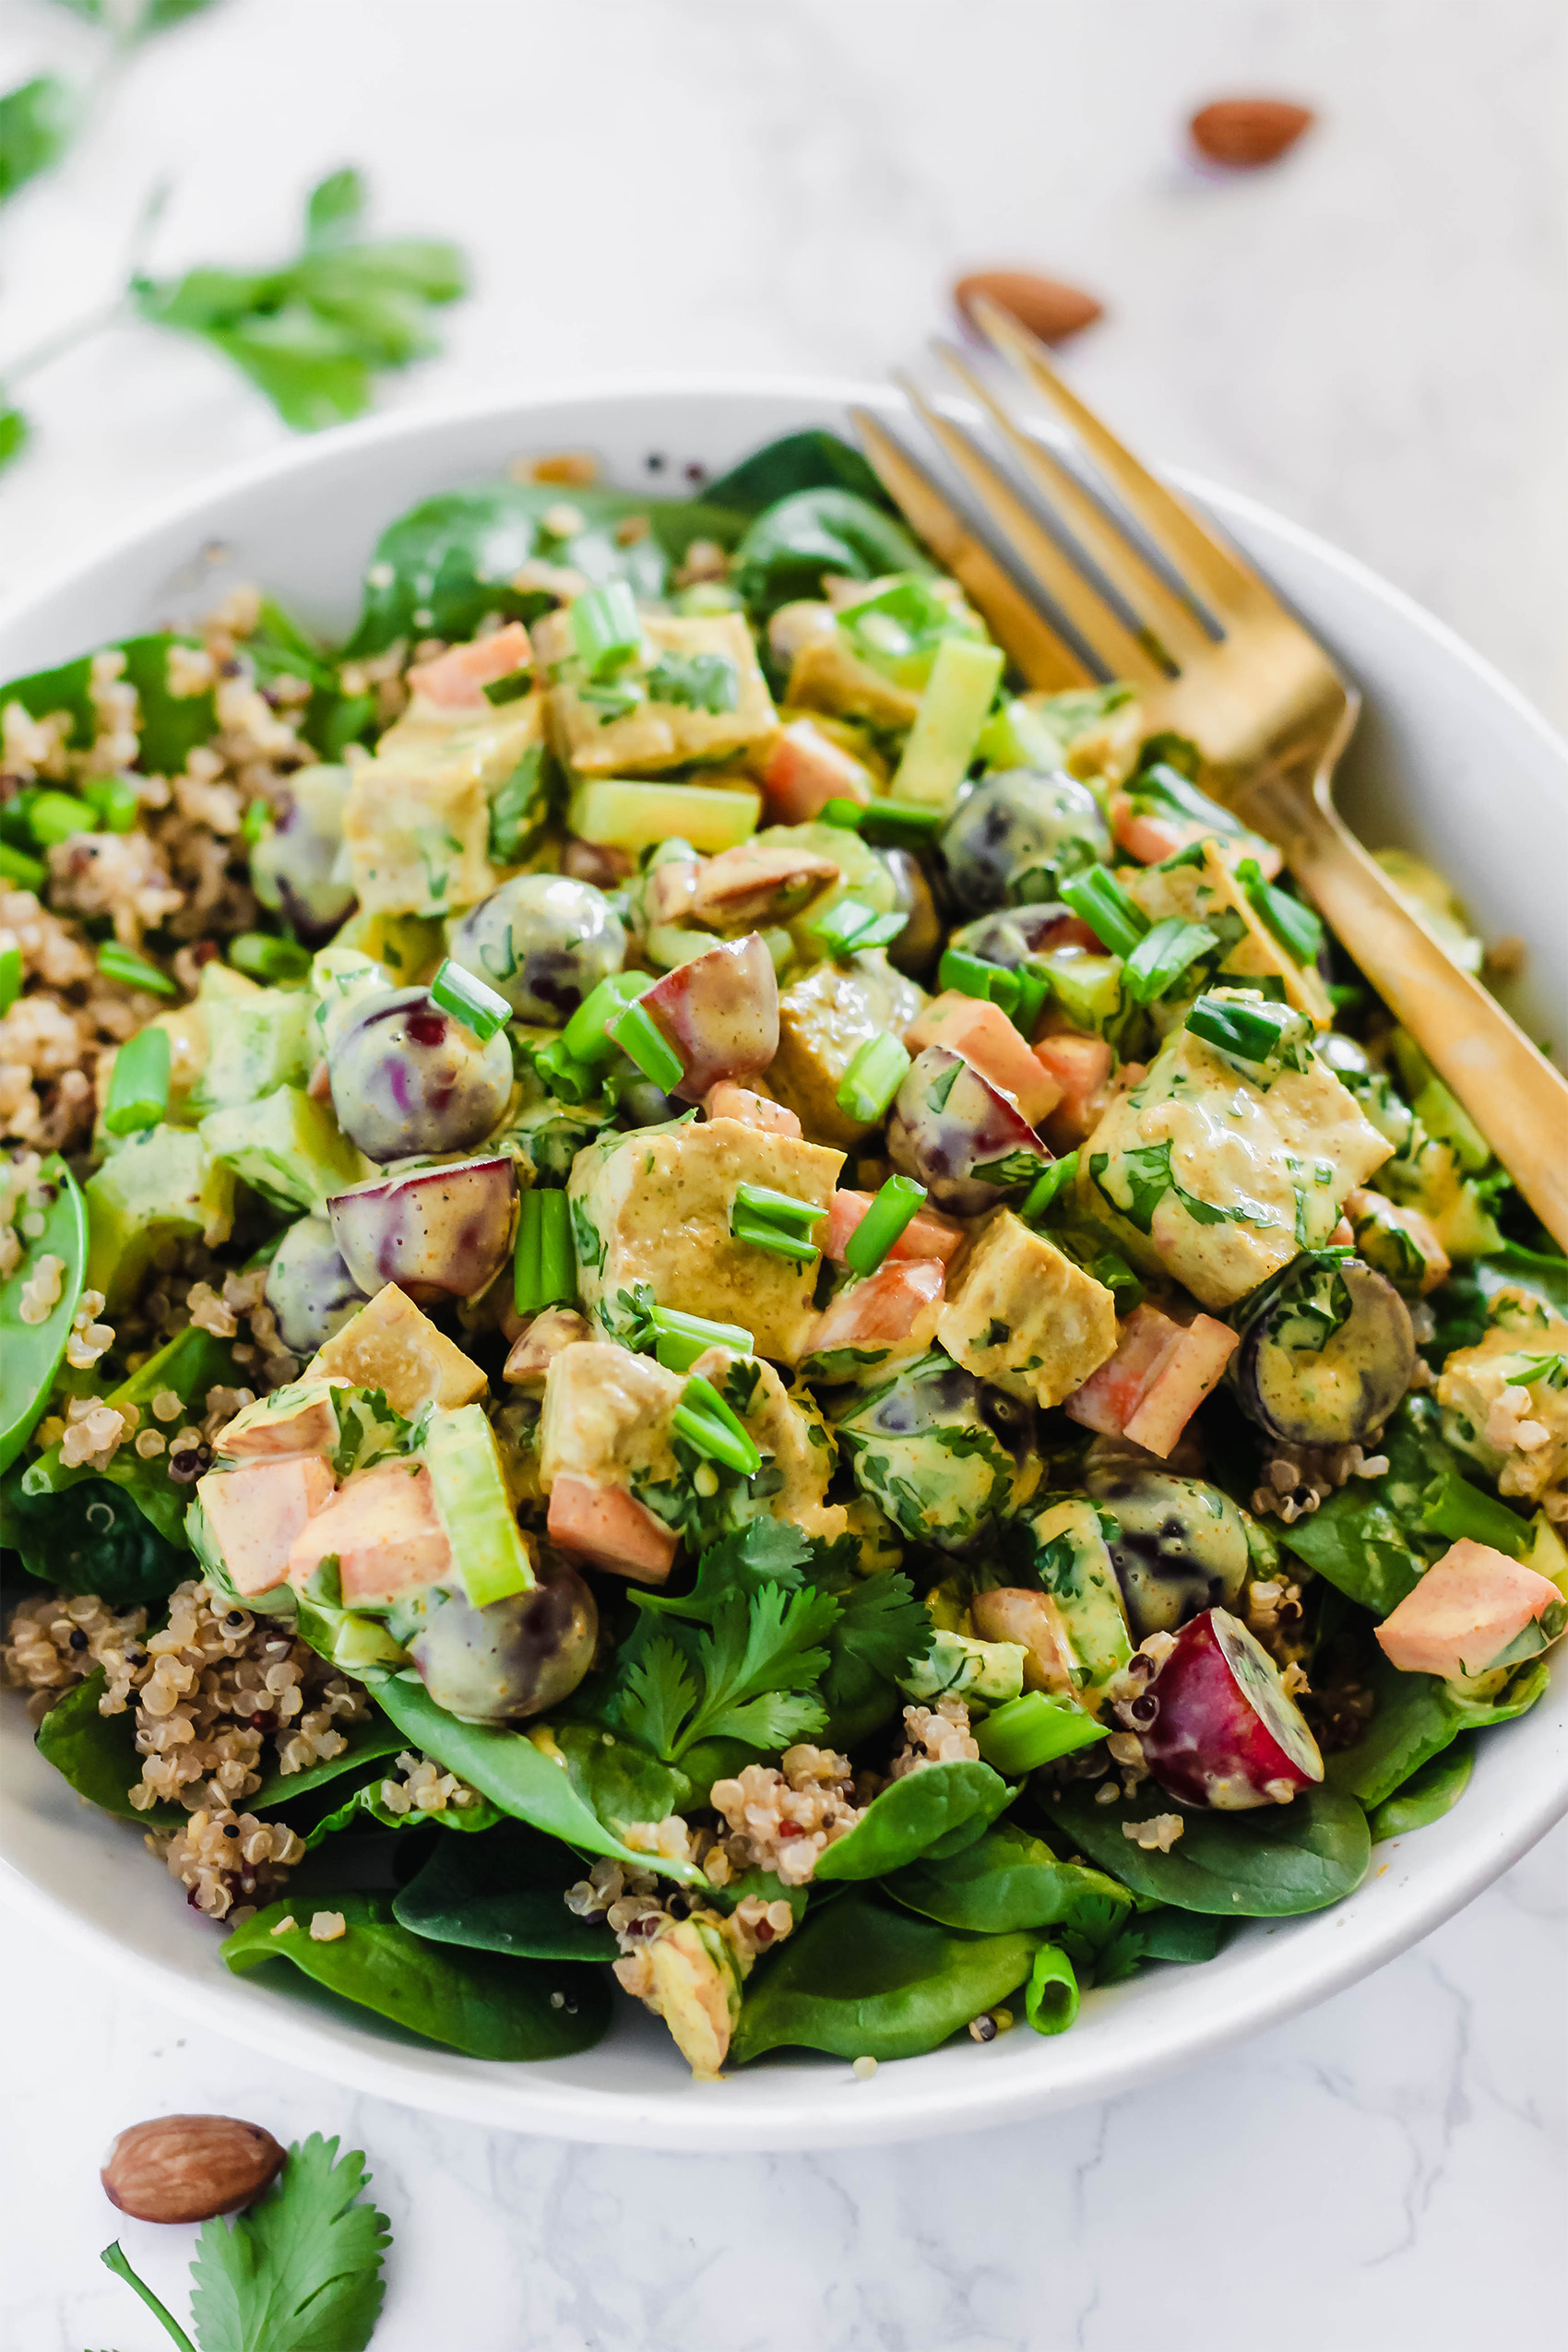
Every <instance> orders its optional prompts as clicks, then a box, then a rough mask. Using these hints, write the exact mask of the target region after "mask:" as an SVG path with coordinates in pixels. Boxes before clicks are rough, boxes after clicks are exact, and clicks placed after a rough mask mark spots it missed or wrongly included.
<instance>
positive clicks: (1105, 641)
mask: <svg viewBox="0 0 1568 2352" xmlns="http://www.w3.org/2000/svg"><path fill="white" fill-rule="evenodd" d="M897 382H898V385H899V388H900V389H901V390H902V392H903V393H904V395H905V397H906V398H907V399H908V400H909V403H910V405H911V406H912V407H913V408H914V409H915V410H917V411H918V413H919V415H920V416H921V419H922V421H923V422H924V423H925V425H926V427H927V429H928V431H929V432H930V433H931V434H932V436H933V437H934V438H935V439H936V440H937V441H939V442H940V443H941V444H942V446H943V448H944V449H945V451H946V452H947V455H948V456H949V457H951V459H952V460H953V463H954V465H955V466H956V468H957V469H958V471H959V472H960V473H961V474H962V475H963V476H964V478H965V480H966V481H968V483H969V485H970V487H971V488H972V489H973V490H974V492H975V494H976V496H977V497H978V498H979V500H980V505H981V506H982V508H983V509H984V511H985V513H986V514H987V515H988V516H989V517H990V518H991V520H992V522H993V523H994V524H995V526H996V528H997V529H998V530H999V531H1000V533H1001V534H1002V537H1003V539H1004V541H1005V542H1006V544H1007V545H1008V546H1010V547H1012V548H1014V549H1016V552H1018V553H1019V554H1020V555H1021V556H1022V557H1023V559H1024V561H1025V563H1027V564H1028V566H1029V569H1030V570H1031V571H1032V572H1034V573H1035V574H1036V576H1038V578H1039V582H1040V585H1041V587H1042V588H1044V589H1045V591H1046V593H1047V595H1048V596H1049V597H1050V598H1051V602H1052V603H1053V604H1054V605H1055V606H1056V608H1057V610H1058V612H1061V613H1062V615H1063V618H1064V619H1065V620H1066V621H1068V622H1069V623H1070V624H1071V625H1072V627H1073V628H1074V629H1075V631H1076V632H1077V634H1078V636H1080V637H1081V638H1082V639H1083V641H1084V643H1085V645H1087V647H1088V648H1089V651H1090V652H1091V653H1092V654H1094V656H1095V657H1096V659H1098V660H1099V661H1102V662H1103V663H1104V665H1105V667H1106V669H1107V670H1108V671H1110V673H1111V677H1113V678H1126V679H1130V680H1132V681H1133V682H1134V683H1136V684H1139V685H1145V686H1156V685H1160V686H1162V685H1164V683H1166V673H1165V671H1164V670H1163V669H1162V668H1161V667H1160V665H1159V663H1158V661H1156V659H1154V657H1153V655H1152V654H1151V653H1150V651H1149V650H1148V647H1147V646H1146V645H1140V644H1139V642H1138V640H1137V638H1136V637H1135V636H1134V635H1133V632H1132V631H1131V629H1129V628H1128V626H1127V624H1126V623H1125V622H1124V621H1123V618H1122V616H1121V614H1120V613H1119V612H1114V611H1113V610H1112V609H1111V606H1110V605H1109V604H1108V603H1107V602H1106V600H1105V599H1104V598H1103V597H1102V596H1101V594H1100V593H1099V589H1098V588H1096V587H1094V586H1093V584H1092V582H1090V581H1089V580H1087V578H1086V577H1085V576H1084V575H1083V573H1082V572H1080V571H1079V570H1078V568H1077V566H1076V564H1074V563H1073V562H1072V560H1071V558H1070V557H1068V556H1066V555H1064V554H1063V552H1062V550H1061V548H1060V547H1058V545H1057V544H1056V541H1055V540H1053V539H1052V538H1051V535H1050V533H1049V532H1048V531H1046V530H1043V529H1041V528H1040V526H1039V523H1037V522H1036V520H1035V518H1034V517H1033V516H1032V515H1031V514H1030V512H1029V510H1028V507H1027V506H1026V505H1024V502H1023V500H1022V499H1021V498H1020V497H1019V496H1018V495H1017V493H1016V491H1014V490H1013V489H1012V488H1011V487H1010V485H1009V484H1008V483H1007V482H1006V481H1004V478H1003V476H1002V475H1001V474H1000V473H998V471H997V469H996V468H995V467H994V466H993V465H992V462H991V460H990V458H989V457H985V456H984V455H983V454H982V453H981V451H980V449H979V448H978V447H977V446H976V445H975V444H974V442H972V441H971V440H970V439H969V436H968V434H967V433H966V432H965V431H964V430H963V428H962V427H961V426H960V425H956V424H955V423H954V422H953V421H952V419H951V418H949V417H944V415H943V414H942V412H941V410H939V409H936V408H933V407H932V403H931V402H930V401H929V400H928V399H927V398H925V395H924V394H923V393H922V392H921V389H920V387H919V386H918V385H914V384H911V383H910V382H909V378H908V377H907V376H899V377H898V378H897Z"/></svg>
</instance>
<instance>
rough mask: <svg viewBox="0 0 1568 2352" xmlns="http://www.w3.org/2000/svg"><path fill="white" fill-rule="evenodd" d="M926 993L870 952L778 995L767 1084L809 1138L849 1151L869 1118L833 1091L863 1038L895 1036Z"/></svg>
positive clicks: (825, 967)
mask: <svg viewBox="0 0 1568 2352" xmlns="http://www.w3.org/2000/svg"><path fill="white" fill-rule="evenodd" d="M925 1001H926V1000H925V991H924V990H923V989H922V988H921V987H920V986H919V985H918V983H917V982H916V981H914V980H906V979H905V978H904V975H903V974H902V973H901V972H896V971H895V970H894V968H893V967H892V965H891V964H889V963H888V961H887V959H886V957H885V956H882V955H881V954H879V953H877V952H875V951H874V950H873V951H872V952H870V953H868V954H866V955H863V956H850V957H849V960H848V961H847V962H845V963H842V964H838V963H827V964H818V965H817V967H816V968H815V970H814V971H810V972H807V973H806V974H805V976H804V978H803V979H802V980H796V981H795V982H794V983H793V984H792V985H791V986H790V987H789V988H786V989H783V990H781V991H780V992H779V997H778V1053H777V1054H776V1055H775V1056H774V1059H773V1061H772V1062H771V1063H769V1065H768V1072H767V1083H768V1087H769V1088H770V1089H771V1091H772V1092H773V1093H774V1094H775V1095H776V1096H777V1097H778V1100H779V1101H780V1102H782V1103H785V1104H787V1105H788V1106H789V1108H790V1110H791V1111H794V1112H795V1114H796V1116H797V1117H798V1118H799V1120H800V1122H801V1124H802V1127H803V1128H804V1129H805V1131H806V1133H807V1134H808V1135H811V1136H812V1137H814V1139H815V1140H816V1141H818V1142H820V1143H825V1144H836V1145H837V1146H839V1148H840V1149H841V1150H845V1151H848V1150H850V1149H852V1147H853V1146H855V1145H856V1144H858V1143H859V1142H860V1141H861V1138H862V1137H863V1136H865V1135H868V1134H871V1132H872V1126H873V1124H874V1123H868V1122H866V1121H863V1120H858V1119H851V1118H849V1116H848V1114H847V1113H846V1112H844V1111H840V1110H839V1108H838V1089H839V1087H841V1086H842V1085H843V1083H844V1080H845V1077H846V1076H847V1075H848V1073H849V1064H850V1063H851V1062H852V1061H853V1060H854V1058H855V1055H856V1053H857V1052H858V1051H860V1049H861V1046H862V1045H864V1044H865V1043H866V1042H867V1040H868V1039H871V1038H873V1037H881V1036H883V1035H884V1034H885V1033H887V1032H891V1034H892V1035H893V1036H894V1037H901V1036H902V1035H903V1033H904V1031H905V1030H906V1029H907V1028H909V1024H910V1023H911V1022H912V1021H913V1020H914V1019H915V1018H916V1017H917V1016H918V1015H919V1014H920V1012H921V1009H922V1007H923V1006H924V1004H925Z"/></svg>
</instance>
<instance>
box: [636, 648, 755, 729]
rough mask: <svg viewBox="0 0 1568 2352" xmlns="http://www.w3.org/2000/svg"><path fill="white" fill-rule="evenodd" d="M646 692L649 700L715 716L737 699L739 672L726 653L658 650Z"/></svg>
mask: <svg viewBox="0 0 1568 2352" xmlns="http://www.w3.org/2000/svg"><path fill="white" fill-rule="evenodd" d="M647 695H648V700H649V701H650V702H665V703H673V704H674V705H675V706H676V707H677V708H679V709H683V710H702V711H707V714H708V716H709V717H710V718H714V719H717V718H719V716H720V715H721V714H722V713H723V712H724V711H727V710H733V709H734V708H735V706H736V704H737V703H738V702H739V701H740V699H741V675H740V671H738V670H737V669H736V667H735V664H734V663H733V662H732V661H731V659H730V658H729V656H728V655H727V654H722V653H689V654H680V653H661V654H660V655H659V659H658V660H657V661H656V662H655V663H654V665H653V667H652V669H651V670H650V671H648V673H647Z"/></svg>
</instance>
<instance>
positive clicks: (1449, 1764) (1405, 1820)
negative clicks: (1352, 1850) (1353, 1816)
mask: <svg viewBox="0 0 1568 2352" xmlns="http://www.w3.org/2000/svg"><path fill="white" fill-rule="evenodd" d="M1475 1762H1476V1752H1475V1743H1474V1741H1473V1740H1469V1739H1468V1738H1460V1739H1458V1740H1455V1742H1454V1744H1453V1746H1452V1747H1449V1748H1444V1749H1443V1752H1442V1753H1441V1754H1440V1755H1435V1756H1432V1757H1431V1759H1430V1760H1429V1761H1428V1762H1427V1763H1426V1764H1422V1765H1421V1766H1420V1770H1419V1771H1417V1772H1413V1773H1412V1774H1411V1775H1410V1777H1409V1779H1408V1780H1407V1781H1405V1782H1403V1783H1402V1784H1401V1786H1400V1787H1399V1788H1396V1790H1395V1792H1394V1794H1393V1796H1392V1797H1385V1798H1384V1800H1383V1802H1382V1804H1381V1805H1374V1806H1373V1808H1372V1812H1371V1813H1370V1814H1369V1815H1368V1817H1367V1826H1368V1828H1369V1829H1370V1830H1371V1832H1372V1844H1373V1845H1374V1846H1381V1845H1382V1843H1383V1841H1384V1838H1386V1837H1405V1836H1408V1835H1409V1833H1410V1831H1411V1830H1413V1829H1425V1827H1426V1826H1427V1823H1429V1822H1434V1821H1441V1820H1442V1818H1443V1814H1444V1813H1446V1812H1451V1811H1452V1810H1453V1808H1454V1807H1455V1805H1456V1804H1457V1803H1458V1801H1459V1800H1460V1798H1461V1797H1462V1796H1463V1795H1464V1793H1465V1791H1466V1789H1467V1788H1468V1787H1469V1782H1470V1775H1471V1773H1472V1772H1473V1771H1474V1769H1475Z"/></svg>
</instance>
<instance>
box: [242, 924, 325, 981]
mask: <svg viewBox="0 0 1568 2352" xmlns="http://www.w3.org/2000/svg"><path fill="white" fill-rule="evenodd" d="M229 961H230V962H231V964H232V966H233V967H234V969H235V970H236V971H237V972H244V973H247V974H248V975H249V977H250V978H251V979H252V980H261V981H262V982H263V983H264V984H265V985H267V986H279V985H281V984H285V983H287V982H288V981H290V980H303V979H304V977H305V975H306V973H307V972H308V971H309V970H310V962H311V958H310V949H309V948H308V947H302V946H301V945H300V944H299V943H298V942H297V941H296V940H292V939H276V938H274V937H273V935H272V933H271V932H267V931H241V932H235V934H234V936H233V938H232V940H231V941H230V942H229Z"/></svg>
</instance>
